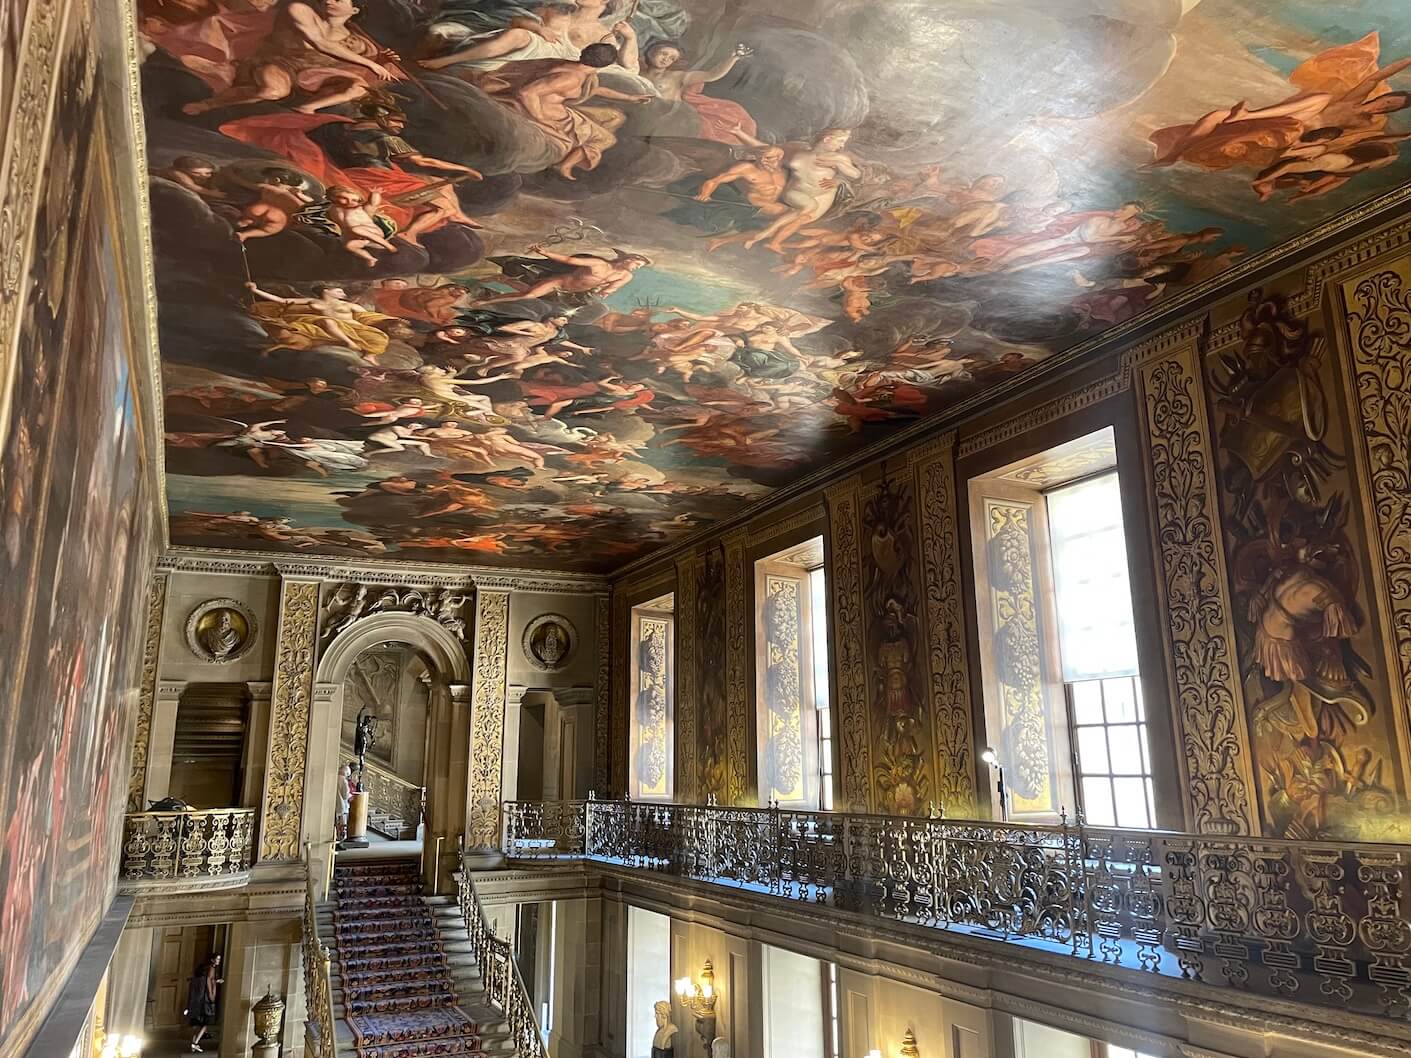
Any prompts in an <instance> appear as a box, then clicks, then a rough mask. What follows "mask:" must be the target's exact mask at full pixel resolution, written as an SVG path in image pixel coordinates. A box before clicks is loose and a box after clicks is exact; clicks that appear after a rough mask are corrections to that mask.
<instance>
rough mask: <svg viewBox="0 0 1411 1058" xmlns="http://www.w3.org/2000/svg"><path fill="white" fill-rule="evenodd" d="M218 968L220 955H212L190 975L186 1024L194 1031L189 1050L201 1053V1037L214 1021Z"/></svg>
mask: <svg viewBox="0 0 1411 1058" xmlns="http://www.w3.org/2000/svg"><path fill="white" fill-rule="evenodd" d="M219 968H220V955H219V954H216V955H212V956H210V957H209V958H207V959H206V960H205V961H204V962H202V963H201V964H200V965H199V966H197V967H196V972H195V973H193V974H192V975H191V983H190V984H189V985H188V986H187V989H186V1009H185V1010H184V1011H183V1013H184V1014H185V1015H186V1023H187V1024H188V1025H190V1026H191V1027H192V1028H193V1029H195V1030H196V1035H194V1036H192V1037H191V1050H192V1051H193V1052H195V1053H197V1054H200V1053H201V1037H203V1036H204V1035H206V1030H207V1029H209V1028H210V1027H211V1025H213V1024H214V1023H215V1020H216V991H217V989H218V988H219V987H220V984H221V978H220V977H218V976H217V975H216V971H217V970H218V969H219Z"/></svg>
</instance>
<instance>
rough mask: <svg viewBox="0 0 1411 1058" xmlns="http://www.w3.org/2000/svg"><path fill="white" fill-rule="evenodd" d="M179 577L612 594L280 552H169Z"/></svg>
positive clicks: (592, 579) (453, 570)
mask: <svg viewBox="0 0 1411 1058" xmlns="http://www.w3.org/2000/svg"><path fill="white" fill-rule="evenodd" d="M157 565H158V568H159V569H161V570H164V571H167V572H173V573H210V574H227V575H237V576H247V577H250V576H265V577H274V576H281V577H284V578H285V579H294V578H301V579H311V580H321V581H353V582H356V583H359V584H366V585H369V586H373V585H376V586H385V587H414V588H423V589H425V588H437V587H441V588H457V587H458V588H479V589H484V590H487V591H523V592H544V593H553V594H560V595H582V594H586V593H596V592H602V591H606V590H607V588H608V582H607V579H606V578H605V577H600V576H595V575H592V574H587V573H583V574H579V573H558V572H544V571H542V570H540V571H536V570H532V569H518V568H515V569H509V568H504V569H502V568H499V567H494V566H461V565H452V564H450V563H413V562H387V563H382V562H371V561H366V560H358V559H335V558H330V559H326V560H309V559H306V558H301V557H291V556H289V555H286V554H281V553H278V552H256V551H230V550H224V549H218V548H184V547H175V548H169V549H168V550H167V552H166V553H165V554H164V555H163V556H162V557H161V559H160V560H159V561H158V563H157Z"/></svg>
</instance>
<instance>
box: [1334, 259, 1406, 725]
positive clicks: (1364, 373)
mask: <svg viewBox="0 0 1411 1058" xmlns="http://www.w3.org/2000/svg"><path fill="white" fill-rule="evenodd" d="M1344 297H1345V298H1346V301H1347V307H1348V318H1347V327H1348V337H1349V342H1350V346H1351V357H1352V365H1351V368H1352V376H1353V381H1354V389H1355V394H1354V395H1355V398H1356V402H1357V406H1358V408H1359V410H1360V413H1361V414H1360V418H1361V427H1362V436H1363V442H1364V444H1365V445H1366V463H1367V473H1368V475H1369V477H1370V479H1371V497H1370V499H1371V515H1372V517H1371V520H1372V522H1373V531H1374V533H1375V535H1376V544H1377V548H1378V551H1379V554H1378V555H1377V556H1376V559H1375V561H1376V562H1377V563H1378V564H1380V565H1381V567H1382V570H1383V576H1384V578H1385V584H1384V588H1383V590H1384V591H1385V593H1386V596H1387V603H1388V608H1389V610H1390V627H1391V639H1392V644H1393V647H1394V650H1395V664H1396V668H1397V669H1398V670H1399V672H1398V673H1397V675H1398V676H1399V678H1400V683H1401V687H1400V689H1401V697H1402V707H1403V709H1405V708H1411V258H1402V259H1401V260H1400V261H1399V262H1398V263H1397V265H1396V267H1394V268H1387V269H1384V270H1381V271H1378V272H1375V273H1373V274H1372V275H1369V276H1366V277H1364V278H1361V279H1357V280H1354V281H1351V282H1349V283H1348V284H1347V285H1346V287H1345V288H1344ZM1404 730H1405V728H1404V727H1403V731H1404ZM1407 748H1408V751H1411V747H1407Z"/></svg>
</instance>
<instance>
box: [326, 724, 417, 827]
mask: <svg viewBox="0 0 1411 1058" xmlns="http://www.w3.org/2000/svg"><path fill="white" fill-rule="evenodd" d="M343 752H344V753H345V754H351V753H352V748H351V747H349V746H348V745H347V743H344V745H343ZM364 759H365V761H366V765H367V767H366V769H365V770H364V772H363V774H362V775H361V776H359V781H361V783H362V785H363V789H364V790H366V791H367V797H368V807H369V808H370V809H373V810H378V811H381V812H385V813H386V814H387V815H389V816H394V817H396V818H397V819H400V820H402V822H403V823H405V824H406V826H407V829H408V830H409V831H415V830H416V828H417V826H418V825H419V824H420V823H421V818H422V814H423V809H424V806H425V804H426V789H425V788H424V787H421V786H418V785H417V784H416V783H414V782H408V781H407V780H406V779H403V778H402V777H401V776H400V775H398V774H397V773H396V772H394V771H392V770H391V769H390V768H388V767H386V766H385V765H382V764H378V763H377V762H376V761H373V760H366V758H364ZM374 829H376V828H374Z"/></svg>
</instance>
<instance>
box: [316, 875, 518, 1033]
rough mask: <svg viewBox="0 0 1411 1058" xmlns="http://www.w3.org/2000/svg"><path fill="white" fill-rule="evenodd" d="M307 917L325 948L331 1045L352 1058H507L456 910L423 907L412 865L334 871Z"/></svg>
mask: <svg viewBox="0 0 1411 1058" xmlns="http://www.w3.org/2000/svg"><path fill="white" fill-rule="evenodd" d="M330 895H331V896H332V899H331V900H329V901H327V902H325V903H322V904H319V905H318V906H317V908H316V915H317V920H318V933H319V936H320V937H321V938H323V939H324V940H325V941H326V942H327V943H328V945H329V948H330V954H331V966H330V974H329V983H330V985H331V997H332V1006H333V1015H334V1018H335V1019H336V1022H335V1037H336V1039H337V1041H338V1049H339V1052H340V1053H342V1054H356V1055H358V1056H359V1058H439V1056H443V1055H445V1056H456V1055H499V1054H512V1053H514V1048H513V1044H512V1042H511V1040H510V1036H509V1032H508V1027H507V1026H506V1025H505V1024H504V1023H503V1021H502V1019H501V1016H500V1015H499V1014H498V1013H497V1012H496V1011H495V1010H494V1009H493V1008H491V1006H490V1005H489V1003H488V1002H487V1001H486V998H485V994H484V990H483V988H482V983H481V974H480V969H479V967H478V966H477V965H476V962H475V957H474V955H473V953H472V949H471V944H470V937H469V935H468V934H467V933H466V929H465V923H464V921H463V919H462V918H461V914H460V909H459V907H458V906H457V905H456V903H455V901H454V900H453V899H451V898H448V897H439V898H438V897H425V896H423V895H422V893H421V878H420V871H419V870H418V865H417V862H416V861H415V860H409V859H404V860H362V861H358V862H355V863H350V864H345V865H341V866H337V867H335V869H334V873H333V889H332V891H331V894H330Z"/></svg>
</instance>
